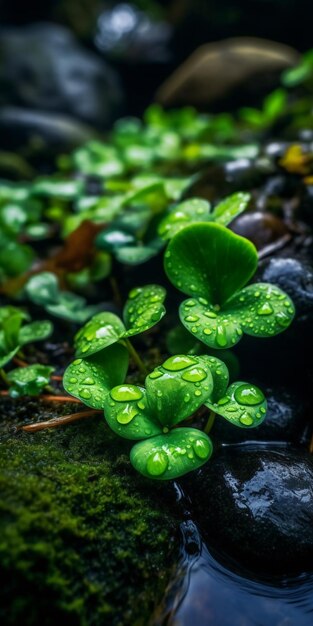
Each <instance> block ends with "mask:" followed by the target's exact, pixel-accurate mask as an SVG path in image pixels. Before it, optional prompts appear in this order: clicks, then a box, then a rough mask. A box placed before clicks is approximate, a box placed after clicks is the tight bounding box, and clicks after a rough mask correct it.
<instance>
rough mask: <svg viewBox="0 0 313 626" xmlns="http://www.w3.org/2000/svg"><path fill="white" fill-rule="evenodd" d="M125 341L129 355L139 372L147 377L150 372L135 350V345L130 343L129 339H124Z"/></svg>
mask: <svg viewBox="0 0 313 626" xmlns="http://www.w3.org/2000/svg"><path fill="white" fill-rule="evenodd" d="M124 341H125V344H126V348H127V350H128V353H129V355H130V356H131V358H132V359H133V361H134V363H136V365H137V367H138V369H139V371H140V372H141V373H142V374H144V376H147V375H148V373H149V372H148V370H147V368H146V366H145V364H144V363H143V361H142V359H141V358H140V356H139V354H138V352H137V350H135V348H134V346H133V344H132V343H131V342H130V341H129V339H124Z"/></svg>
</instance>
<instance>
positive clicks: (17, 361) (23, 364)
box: [13, 356, 28, 367]
mask: <svg viewBox="0 0 313 626" xmlns="http://www.w3.org/2000/svg"><path fill="white" fill-rule="evenodd" d="M13 363H14V364H15V365H17V366H18V367H27V365H28V363H26V361H22V359H18V358H17V356H15V357H14V358H13Z"/></svg>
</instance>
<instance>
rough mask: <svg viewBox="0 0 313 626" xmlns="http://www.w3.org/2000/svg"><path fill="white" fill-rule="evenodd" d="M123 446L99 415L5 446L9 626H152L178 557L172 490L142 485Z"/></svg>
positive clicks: (1, 453) (0, 595)
mask: <svg viewBox="0 0 313 626" xmlns="http://www.w3.org/2000/svg"><path fill="white" fill-rule="evenodd" d="M118 443H119V447H118V448H117V447H116V438H115V437H114V435H111V433H110V432H109V431H108V430H107V429H106V427H105V425H104V423H103V420H102V419H101V418H94V419H92V420H88V421H85V422H81V423H79V424H77V425H76V426H68V427H64V428H63V429H58V430H51V431H42V432H40V433H37V434H33V435H29V434H17V435H16V436H14V437H9V438H7V439H6V441H5V442H4V443H3V444H2V446H1V449H0V468H1V474H0V490H1V493H2V496H1V502H0V519H1V521H0V562H1V570H2V575H1V578H2V581H3V582H2V584H1V586H0V605H1V609H0V618H1V617H2V621H3V623H5V624H6V626H11V625H13V624H14V626H16V625H17V624H20V623H21V624H24V626H25V625H26V626H28V625H29V626H37V625H39V624H40V626H50V625H51V626H52V624H53V626H55V623H56V621H57V620H62V622H63V621H64V623H66V624H67V626H76V625H77V626H87V625H88V626H98V625H99V626H100V625H101V626H104V625H106V624H108V625H110V626H127V625H130V626H141V625H142V626H147V624H148V622H149V619H150V617H151V614H152V613H153V611H154V609H155V607H156V606H157V604H158V603H159V602H160V600H161V598H162V594H163V593H164V590H165V587H166V585H167V583H168V581H169V577H170V574H171V569H172V565H173V560H174V556H175V549H174V547H175V546H176V541H175V539H174V537H175V530H176V523H175V520H174V518H173V517H171V516H170V515H169V514H167V513H165V512H163V511H165V510H168V509H169V504H168V502H166V499H167V497H168V495H169V493H170V491H171V490H170V488H169V487H168V486H155V485H154V484H153V486H151V484H150V483H148V482H146V481H145V480H144V479H140V478H139V479H138V478H137V476H135V473H134V472H133V470H132V469H131V467H130V465H129V461H128V458H127V454H126V452H127V447H128V444H127V443H124V442H122V453H121V448H120V444H121V440H119V441H118ZM151 494H152V496H153V497H152V496H151Z"/></svg>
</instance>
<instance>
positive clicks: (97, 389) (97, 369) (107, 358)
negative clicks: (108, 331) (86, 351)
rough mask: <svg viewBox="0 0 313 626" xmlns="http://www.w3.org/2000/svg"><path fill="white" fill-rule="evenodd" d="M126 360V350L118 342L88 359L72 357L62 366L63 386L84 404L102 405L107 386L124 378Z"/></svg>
mask: <svg viewBox="0 0 313 626" xmlns="http://www.w3.org/2000/svg"><path fill="white" fill-rule="evenodd" d="M128 360H129V357H128V352H127V350H126V348H125V347H124V346H122V345H121V344H115V345H112V346H110V347H108V348H107V349H106V350H104V351H103V352H101V353H99V354H93V355H91V356H89V357H88V359H75V361H73V362H72V363H70V365H69V366H68V367H67V369H66V370H65V373H64V377H63V386H64V389H65V390H66V391H67V392H68V393H70V394H71V395H72V396H74V397H75V398H78V399H79V400H81V401H82V402H83V403H84V404H86V405H87V406H90V407H91V408H93V409H102V408H103V407H104V403H105V398H106V396H107V394H108V393H109V390H110V389H111V387H114V386H116V385H119V384H120V383H122V382H123V380H124V379H125V376H126V373H127V369H128Z"/></svg>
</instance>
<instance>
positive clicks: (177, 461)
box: [63, 197, 294, 480]
mask: <svg viewBox="0 0 313 626" xmlns="http://www.w3.org/2000/svg"><path fill="white" fill-rule="evenodd" d="M237 204H238V198H237V197H236V198H234V207H233V210H234V211H235V210H236V209H235V207H236V206H237ZM229 205H230V201H229V200H228V201H227V202H226V203H225V204H224V207H225V211H226V210H227V212H228V211H230V206H229ZM198 206H199V205H198V203H195V208H196V207H198ZM226 207H227V209H226ZM219 211H220V214H221V215H222V214H223V212H222V211H221V209H219ZM195 212H196V211H195ZM191 222H192V223H191V224H189V225H188V226H185V227H181V222H180V223H179V228H178V229H177V231H176V234H173V237H172V238H171V240H170V242H169V244H168V247H167V250H166V252H165V255H164V263H165V270H166V273H167V275H168V278H169V279H170V281H171V282H172V283H173V285H174V286H176V287H178V289H180V290H182V291H183V292H184V293H187V294H188V295H192V298H189V299H188V300H186V301H184V302H183V303H182V304H181V306H180V318H181V321H182V322H183V324H184V325H185V327H186V329H187V330H188V331H189V332H190V333H191V335H193V336H194V337H196V338H197V339H198V340H200V341H201V342H203V343H205V344H206V345H207V346H208V347H209V348H213V349H215V350H216V349H217V350H221V351H222V350H223V349H226V348H229V347H232V346H233V345H235V344H236V343H237V342H238V341H240V339H241V338H242V336H243V334H244V333H246V334H248V335H253V336H256V337H270V336H273V335H276V334H277V333H280V332H282V331H283V330H285V329H286V328H287V327H288V326H289V324H290V323H291V321H292V319H293V317H294V306H293V303H292V301H291V300H290V298H289V297H288V296H287V295H286V294H285V293H284V292H283V291H281V290H280V289H279V288H277V287H275V286H273V285H270V284H267V283H255V284H252V285H249V286H246V283H247V282H248V280H249V279H250V278H251V277H252V276H253V274H254V273H255V271H256V267H257V253H256V250H255V248H254V246H253V244H252V243H251V242H249V241H248V240H247V239H245V238H243V237H240V236H238V235H236V234H234V233H232V232H231V231H229V230H228V229H227V228H226V227H225V226H222V225H221V224H217V223H214V222H213V221H211V222H210V221H207V222H206V221H204V222H198V221H197V220H195V219H193V218H192V219H191ZM183 223H184V220H183ZM165 295H166V294H165V290H164V288H163V287H160V286H158V285H146V286H143V287H139V288H136V289H133V290H132V291H131V292H130V294H129V298H128V300H127V302H126V305H125V307H124V312H123V321H122V320H121V319H120V318H119V317H118V316H116V315H115V314H113V313H109V312H102V313H98V314H97V315H95V316H94V317H92V318H91V320H90V321H89V322H87V324H86V325H85V326H84V327H83V328H81V329H80V331H79V332H78V333H77V335H76V337H75V341H74V344H75V349H76V359H75V360H74V361H73V362H72V363H71V364H70V365H69V367H68V368H67V370H66V371H65V374H64V380H63V383H64V387H65V389H66V391H67V392H68V393H70V394H72V395H74V396H75V397H76V398H78V399H79V400H81V401H82V402H84V403H85V404H86V405H87V406H88V407H91V408H93V409H98V410H103V411H104V416H105V419H106V421H107V423H108V425H109V426H110V428H111V429H112V430H113V431H114V432H115V433H116V434H117V435H119V436H121V437H124V438H126V439H130V440H135V441H137V443H136V444H135V445H134V446H133V448H132V449H131V452H130V460H131V463H132V465H133V466H134V468H135V469H136V470H138V471H139V472H140V473H141V474H143V475H144V476H146V477H149V478H154V479H160V480H166V479H173V478H177V477H178V476H182V475H183V474H185V473H187V472H189V471H191V470H193V469H196V468H198V467H200V466H201V465H202V464H203V463H205V462H206V461H207V460H208V459H209V458H210V456H211V454H212V449H213V446H212V441H211V439H210V438H209V436H208V432H209V430H210V428H211V426H212V422H213V418H214V416H215V414H217V415H220V416H222V417H224V418H225V419H226V420H228V421H229V422H230V423H231V424H233V425H235V426H238V427H240V428H253V427H255V426H258V425H260V424H261V423H262V421H263V420H264V418H265V415H266V407H267V405H266V399H265V397H264V394H263V393H262V391H261V390H260V389H259V388H258V387H256V386H254V385H252V384H249V383H246V382H244V381H237V382H233V383H232V384H231V385H229V372H228V369H227V367H226V365H225V363H224V362H223V360H221V359H219V358H217V357H216V356H212V355H208V354H206V355H201V356H196V355H190V354H176V355H174V356H171V357H169V358H168V359H166V361H165V362H164V363H163V364H162V365H158V366H157V367H156V368H155V369H154V370H153V371H152V372H150V373H149V374H148V375H147V376H146V378H145V386H144V387H142V386H140V385H134V384H128V383H127V382H124V381H125V376H126V373H127V368H128V358H129V355H130V356H131V357H133V358H134V360H135V361H136V362H137V365H138V366H139V369H141V370H143V371H144V365H143V364H141V362H140V358H139V355H138V354H137V352H136V351H135V348H134V347H133V346H132V344H131V343H130V339H129V338H130V337H132V336H135V335H138V334H139V333H142V332H144V331H146V330H149V329H150V328H151V327H152V326H153V325H155V324H157V323H158V322H159V321H160V320H161V319H162V317H163V316H164V314H165V308H164V305H163V302H164V299H165ZM203 406H204V407H207V408H208V409H209V410H210V414H209V418H208V423H207V425H206V427H205V430H204V432H203V431H202V430H200V429H199V428H194V427H190V426H188V425H186V421H187V420H190V419H193V416H194V414H195V413H196V412H197V411H198V410H199V409H200V408H201V407H203ZM181 424H182V425H181ZM179 425H180V426H179Z"/></svg>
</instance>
